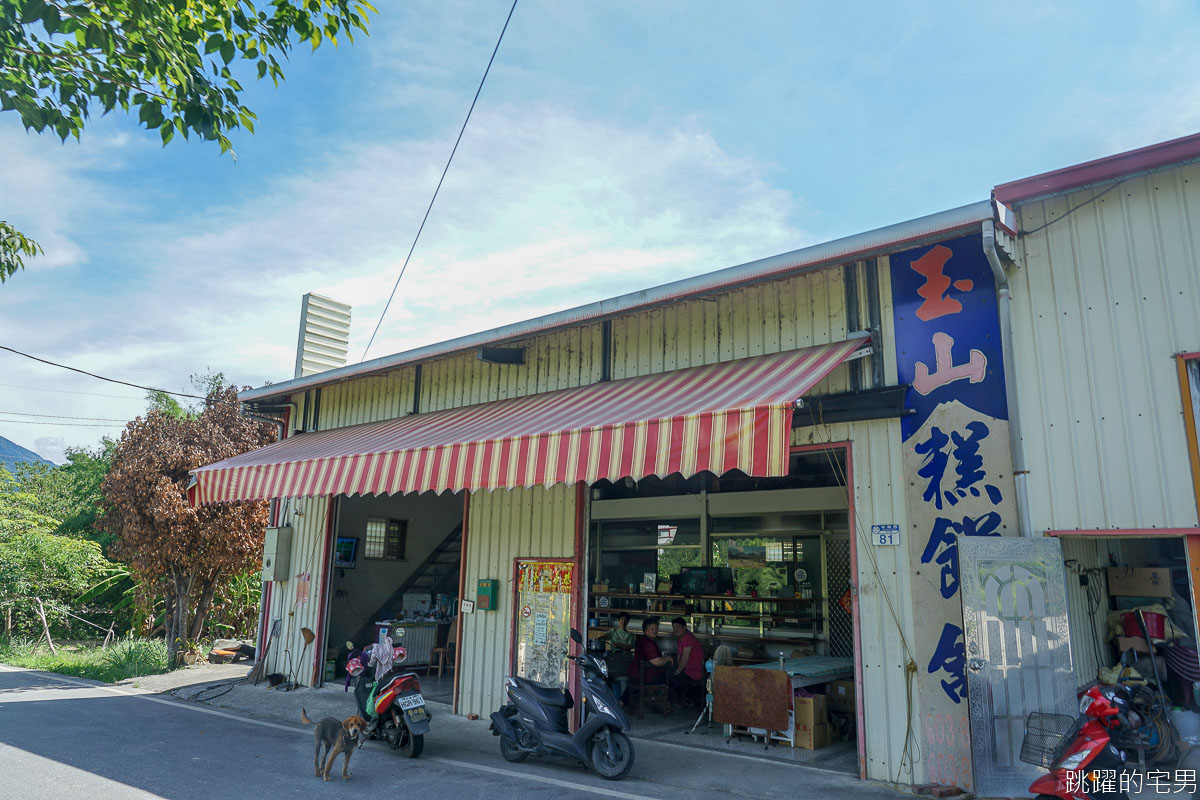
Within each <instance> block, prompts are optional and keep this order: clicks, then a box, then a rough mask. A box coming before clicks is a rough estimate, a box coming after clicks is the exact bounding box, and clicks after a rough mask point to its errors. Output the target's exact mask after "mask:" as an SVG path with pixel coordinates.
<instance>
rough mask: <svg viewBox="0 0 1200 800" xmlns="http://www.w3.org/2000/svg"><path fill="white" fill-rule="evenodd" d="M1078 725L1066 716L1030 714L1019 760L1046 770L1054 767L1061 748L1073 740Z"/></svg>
mask: <svg viewBox="0 0 1200 800" xmlns="http://www.w3.org/2000/svg"><path fill="white" fill-rule="evenodd" d="M1078 724H1079V723H1078V720H1077V719H1076V718H1075V717H1069V716H1067V715H1066V714H1048V713H1045V712H1042V711H1033V712H1030V714H1029V716H1028V717H1027V718H1026V719H1025V738H1024V739H1022V740H1021V760H1022V761H1024V762H1025V763H1026V764H1033V765H1035V766H1038V767H1045V768H1046V769H1049V768H1050V767H1052V766H1054V763H1055V762H1056V761H1058V757H1059V755H1060V754H1061V753H1062V751H1063V748H1064V747H1065V746H1066V745H1067V744H1069V743H1070V742H1071V741H1072V740H1073V739H1074V738H1075V730H1076V727H1077V726H1078Z"/></svg>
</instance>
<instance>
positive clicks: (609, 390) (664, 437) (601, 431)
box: [192, 337, 868, 504]
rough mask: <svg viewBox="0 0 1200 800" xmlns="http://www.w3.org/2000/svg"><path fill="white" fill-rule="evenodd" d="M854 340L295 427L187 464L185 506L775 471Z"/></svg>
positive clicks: (857, 344)
mask: <svg viewBox="0 0 1200 800" xmlns="http://www.w3.org/2000/svg"><path fill="white" fill-rule="evenodd" d="M867 344H868V341H867V339H866V338H864V337H857V338H853V339H848V340H846V341H842V342H835V343H832V344H825V345H818V346H816V347H806V348H803V349H800V350H790V351H787V352H784V353H776V354H773V355H767V356H757V357H754V358H743V359H738V360H736V361H725V362H722V363H719V364H710V365H708V366H703V367H693V368H691V369H680V370H674V371H672V372H663V373H659V374H656V375H647V376H644V377H639V378H628V379H625V380H619V381H608V382H605V383H594V384H590V385H588V386H580V387H578V388H575V389H563V390H560V391H555V392H546V393H544V394H536V395H531V396H528V397H519V398H514V399H512V400H501V401H498V402H494V403H485V404H483V405H476V406H468V407H466V408H455V409H450V410H447V411H433V412H429V413H425V414H414V415H410V416H406V417H400V418H398V419H391V420H387V421H384V422H371V423H367V424H364V425H354V426H351V427H346V428H335V429H333V430H327V431H318V432H314V433H304V434H298V435H295V436H291V437H289V438H287V439H283V440H282V441H279V442H276V443H274V444H271V445H268V446H266V447H263V448H261V449H259V450H254V451H252V452H249V453H243V454H242V455H240V456H235V457H233V458H230V459H226V460H225V461H220V462H217V463H216V464H210V465H208V466H205V467H200V468H199V469H197V470H194V471H193V474H194V475H195V478H196V484H195V486H194V487H193V489H192V491H193V498H194V500H195V502H197V503H201V504H204V503H218V502H228V501H234V500H258V499H265V498H271V497H308V496H317V495H337V494H346V495H355V494H364V495H368V494H406V493H408V492H425V491H434V492H443V491H446V490H451V491H457V490H460V489H498V488H516V487H521V486H523V487H531V486H537V485H539V484H541V485H545V486H550V485H552V484H555V483H575V482H576V481H586V482H588V483H592V482H595V481H597V480H600V479H603V478H607V479H609V480H617V479H620V478H624V477H632V478H634V479H640V478H642V477H645V476H647V475H657V476H660V477H663V476H666V475H670V474H672V473H676V472H678V473H680V474H682V475H684V476H685V477H688V476H691V475H694V474H696V473H697V472H702V471H704V470H708V471H710V472H714V473H717V474H723V473H725V472H728V471H730V470H735V469H736V470H741V471H742V472H744V473H746V474H748V475H753V476H759V477H772V476H780V475H785V474H787V468H788V441H789V436H790V432H791V423H792V409H793V407H794V404H795V401H796V400H798V399H800V398H801V397H802V396H804V395H805V394H807V393H808V392H809V391H811V390H812V388H813V387H814V386H815V385H816V384H817V383H818V382H819V381H820V380H821V379H822V378H824V377H825V376H826V375H828V374H829V373H830V372H831V371H832V370H833V369H834V368H835V367H837V366H838V365H839V364H841V363H842V362H843V361H845V360H846V359H847V358H848V357H849V356H850V355H851V354H852V353H854V352H855V351H856V350H859V349H861V348H863V347H865V346H866V345H867Z"/></svg>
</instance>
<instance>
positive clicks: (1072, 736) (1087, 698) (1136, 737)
mask: <svg viewBox="0 0 1200 800" xmlns="http://www.w3.org/2000/svg"><path fill="white" fill-rule="evenodd" d="M1135 660H1136V655H1135V654H1134V652H1133V651H1132V650H1129V651H1126V652H1125V653H1123V654H1122V656H1121V666H1122V673H1124V670H1125V668H1128V667H1130V666H1132V665H1133V663H1134V661H1135ZM1123 680H1124V678H1123V677H1118V679H1117V685H1116V686H1093V687H1092V688H1090V689H1088V690H1087V691H1085V692H1084V693H1083V694H1082V696H1081V697H1080V699H1079V716H1078V717H1076V718H1074V719H1072V718H1071V717H1066V716H1064V715H1061V714H1045V713H1041V712H1034V713H1032V714H1030V715H1029V718H1028V719H1027V721H1026V725H1025V738H1024V740H1023V741H1022V743H1021V756H1020V758H1021V760H1022V761H1024V762H1025V763H1027V764H1034V765H1036V766H1040V767H1046V768H1047V769H1049V770H1050V771H1049V773H1048V774H1046V775H1042V776H1040V777H1038V778H1037V780H1035V781H1034V782H1033V783H1032V784H1031V785H1030V787H1029V792H1030V793H1031V794H1033V795H1036V797H1037V800H1128V797H1129V795H1128V790H1129V789H1130V788H1131V783H1130V780H1129V776H1130V775H1131V774H1132V773H1133V772H1134V769H1133V766H1132V765H1130V764H1128V759H1129V755H1130V753H1131V752H1132V753H1134V754H1135V755H1136V760H1137V768H1138V769H1139V770H1141V769H1144V768H1145V766H1146V763H1147V761H1146V754H1147V752H1148V751H1154V752H1162V753H1164V756H1161V757H1159V758H1158V759H1152V761H1153V760H1164V759H1171V758H1173V757H1174V756H1175V755H1176V754H1177V753H1176V749H1177V748H1176V747H1175V743H1177V742H1178V733H1177V732H1176V731H1175V728H1174V726H1173V725H1172V724H1171V722H1170V718H1169V717H1167V716H1166V715H1165V714H1163V713H1162V704H1161V702H1159V700H1158V699H1157V698H1156V696H1155V695H1154V693H1153V692H1150V691H1149V690H1148V689H1145V688H1142V689H1140V690H1131V689H1130V688H1129V687H1128V686H1126V685H1124V683H1123ZM1164 737H1165V739H1166V740H1167V741H1166V742H1165V743H1164V742H1163V741H1161V739H1162V738H1164ZM1163 744H1165V745H1166V746H1165V747H1163V746H1162V745H1163Z"/></svg>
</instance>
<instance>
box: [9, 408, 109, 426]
mask: <svg viewBox="0 0 1200 800" xmlns="http://www.w3.org/2000/svg"><path fill="white" fill-rule="evenodd" d="M0 414H15V415H16V416H19V417H44V418H46V419H86V420H89V421H91V422H120V423H121V424H125V423H126V422H128V421H129V420H125V419H115V418H113V417H65V416H62V415H61V414H30V413H29V412H27V411H0ZM8 421H9V422H15V421H16V420H8Z"/></svg>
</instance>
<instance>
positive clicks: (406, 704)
mask: <svg viewBox="0 0 1200 800" xmlns="http://www.w3.org/2000/svg"><path fill="white" fill-rule="evenodd" d="M396 703H397V704H398V705H399V706H400V707H401V708H402V709H404V710H405V711H409V710H410V709H417V708H420V709H421V713H422V714H424V708H423V707H424V705H425V698H424V697H421V695H419V694H410V695H408V696H406V697H401V698H398V699H397V700H396Z"/></svg>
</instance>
